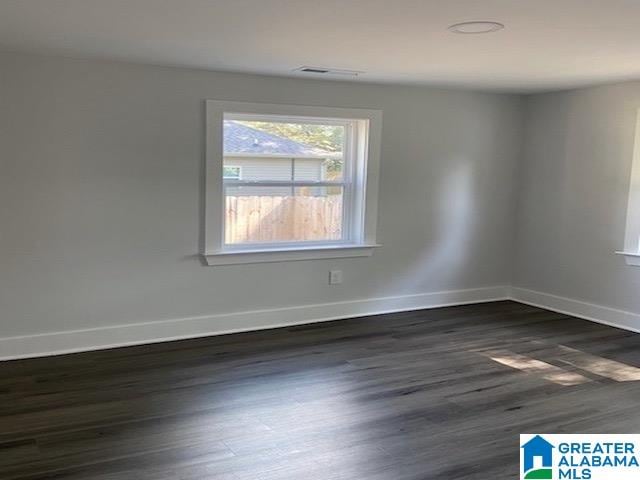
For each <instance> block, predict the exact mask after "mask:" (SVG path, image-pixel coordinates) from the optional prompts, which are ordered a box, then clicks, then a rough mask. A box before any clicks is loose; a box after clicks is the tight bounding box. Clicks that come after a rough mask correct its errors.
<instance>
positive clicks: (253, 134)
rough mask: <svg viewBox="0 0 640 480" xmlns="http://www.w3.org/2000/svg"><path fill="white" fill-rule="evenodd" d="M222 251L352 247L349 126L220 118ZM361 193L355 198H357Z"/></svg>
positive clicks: (352, 128) (354, 206)
mask: <svg viewBox="0 0 640 480" xmlns="http://www.w3.org/2000/svg"><path fill="white" fill-rule="evenodd" d="M223 129H224V130H223V139H224V145H223V165H222V168H223V171H226V169H227V168H230V167H231V166H232V165H238V164H239V163H241V164H242V179H239V178H238V179H236V178H228V177H229V176H225V175H223V196H224V214H223V230H224V247H225V248H227V249H228V248H243V247H245V248H246V247H250V248H255V247H256V246H259V247H263V248H264V247H267V248H268V247H269V246H274V247H281V246H283V245H298V246H303V245H317V244H338V245H339V244H344V243H354V242H356V241H357V239H356V236H355V234H356V233H357V232H356V231H355V229H354V228H353V225H352V219H353V218H354V217H357V216H358V215H359V214H360V212H359V211H358V210H359V208H361V205H362V202H356V201H355V200H356V197H357V196H358V192H357V191H355V190H356V181H357V179H356V176H357V174H356V168H355V166H356V157H355V155H356V151H355V150H356V149H355V142H354V140H355V137H354V135H355V133H356V130H357V125H356V121H353V120H346V119H335V118H314V117H289V116H287V117H283V116H277V115H246V114H245V115H242V114H235V113H225V114H224V121H223ZM362 193H363V192H360V194H362Z"/></svg>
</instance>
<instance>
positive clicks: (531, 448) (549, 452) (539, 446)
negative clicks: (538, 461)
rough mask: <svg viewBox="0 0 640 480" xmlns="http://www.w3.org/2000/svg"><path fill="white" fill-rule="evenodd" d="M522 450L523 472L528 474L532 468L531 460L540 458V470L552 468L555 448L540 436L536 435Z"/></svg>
mask: <svg viewBox="0 0 640 480" xmlns="http://www.w3.org/2000/svg"><path fill="white" fill-rule="evenodd" d="M521 448H524V471H525V472H528V471H529V470H531V469H532V468H533V458H534V457H542V468H551V467H553V459H552V457H553V449H554V448H555V447H554V446H553V445H551V444H550V443H549V442H547V441H546V440H545V439H544V438H542V437H541V436H540V435H536V436H535V437H533V438H532V439H531V440H529V441H528V442H527V443H525V444H524V445H522V447H521Z"/></svg>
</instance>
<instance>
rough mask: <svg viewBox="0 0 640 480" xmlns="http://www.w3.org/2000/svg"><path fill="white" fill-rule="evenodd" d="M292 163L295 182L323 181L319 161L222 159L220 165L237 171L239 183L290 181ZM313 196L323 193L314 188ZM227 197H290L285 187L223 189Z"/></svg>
mask: <svg viewBox="0 0 640 480" xmlns="http://www.w3.org/2000/svg"><path fill="white" fill-rule="evenodd" d="M292 160H294V161H295V179H296V180H299V181H312V182H317V181H320V180H323V166H322V162H323V161H324V159H322V158H294V159H291V158H264V157H263V158H250V157H232V156H225V158H224V164H225V166H229V167H240V168H241V174H240V175H241V177H240V178H241V180H245V181H251V180H280V181H289V180H291V161H292ZM315 190H317V194H319V195H321V194H323V191H324V189H321V188H317V189H315ZM227 193H228V194H229V195H234V196H240V195H270V196H286V195H291V188H289V187H227Z"/></svg>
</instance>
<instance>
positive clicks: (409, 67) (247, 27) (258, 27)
mask: <svg viewBox="0 0 640 480" xmlns="http://www.w3.org/2000/svg"><path fill="white" fill-rule="evenodd" d="M468 20H495V21H498V22H502V23H504V24H505V25H506V29H504V30H502V31H500V32H496V33H492V34H487V35H460V34H453V33H450V32H449V31H447V26H448V25H450V24H453V23H457V22H463V21H468ZM0 49H3V50H12V51H29V52H39V53H49V54H62V55H66V56H78V57H98V58H108V59H118V60H126V61H134V62H142V63H153V64H161V65H172V66H187V67H196V68H205V69H212V70H227V71H238V72H253V73H264V74H275V75H303V74H294V73H292V72H291V70H292V69H294V68H297V67H300V66H302V65H312V66H320V67H333V68H340V69H352V70H362V71H365V72H366V73H365V74H363V75H361V76H360V77H358V78H357V79H354V81H375V82H385V83H407V84H409V83H410V84H428V85H447V86H463V87H472V88H477V89H488V90H500V91H517V92H533V91H544V90H554V89H562V88H569V87H576V86H583V85H590V84H595V83H602V82H609V81H619V80H627V79H633V78H640V0H0ZM306 76H308V74H307V75H306ZM321 78H326V76H324V77H321ZM337 78H338V79H343V80H344V79H346V78H343V77H337Z"/></svg>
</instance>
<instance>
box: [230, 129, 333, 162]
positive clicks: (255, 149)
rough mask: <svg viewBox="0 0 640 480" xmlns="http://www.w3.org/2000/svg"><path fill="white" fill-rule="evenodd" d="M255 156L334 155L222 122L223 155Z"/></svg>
mask: <svg viewBox="0 0 640 480" xmlns="http://www.w3.org/2000/svg"><path fill="white" fill-rule="evenodd" d="M252 153H253V154H257V155H265V156H267V155H274V156H283V155H286V156H291V157H313V158H332V157H335V156H336V154H335V153H334V152H327V151H325V150H321V149H319V148H316V147H312V146H310V145H305V144H304V143H300V142H295V141H293V140H289V139H288V138H284V137H280V136H278V135H274V134H272V133H267V132H263V131H262V130H258V129H256V128H252V127H248V126H247V125H243V124H241V123H238V122H234V121H233V120H225V121H224V154H225V155H233V154H242V155H247V154H252Z"/></svg>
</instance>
